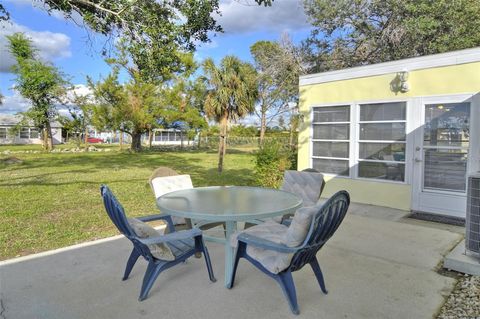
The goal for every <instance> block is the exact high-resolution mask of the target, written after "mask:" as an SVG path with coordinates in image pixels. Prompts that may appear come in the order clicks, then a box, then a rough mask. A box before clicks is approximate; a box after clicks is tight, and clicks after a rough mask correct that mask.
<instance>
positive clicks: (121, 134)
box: [118, 131, 123, 150]
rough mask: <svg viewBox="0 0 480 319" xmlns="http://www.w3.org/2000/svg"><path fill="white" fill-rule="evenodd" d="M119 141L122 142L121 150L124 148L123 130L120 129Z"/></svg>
mask: <svg viewBox="0 0 480 319" xmlns="http://www.w3.org/2000/svg"><path fill="white" fill-rule="evenodd" d="M119 134H120V137H119V140H118V141H119V143H120V150H123V132H122V131H120V133H119Z"/></svg>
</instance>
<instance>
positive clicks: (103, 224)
mask: <svg viewBox="0 0 480 319" xmlns="http://www.w3.org/2000/svg"><path fill="white" fill-rule="evenodd" d="M5 149H9V150H12V151H13V150H17V149H18V150H19V149H21V150H25V149H29V148H25V147H16V146H15V147H12V146H9V147H2V149H0V151H3V150H5ZM9 156H15V157H17V158H19V159H21V160H23V163H19V164H6V163H5V162H4V161H3V160H2V159H5V158H6V157H7V156H6V155H0V216H1V222H0V259H7V258H11V257H15V256H19V255H26V254H31V253H35V252H40V251H44V250H49V249H54V248H59V247H64V246H68V245H72V244H75V243H79V242H83V241H88V240H93V239H97V238H102V237H107V236H111V235H114V234H117V231H116V229H115V228H114V226H113V224H112V223H111V222H110V220H109V219H108V217H107V215H106V213H105V211H104V208H103V206H102V202H101V198H100V193H99V186H100V184H102V183H105V184H107V185H109V186H110V188H111V189H112V190H113V192H114V193H115V194H116V195H117V196H118V198H119V200H120V201H121V202H122V204H123V205H124V207H125V209H126V212H127V214H128V215H131V216H136V215H137V216H138V215H144V214H151V213H156V212H157V209H156V207H155V202H154V198H153V194H152V192H151V190H150V188H149V185H148V182H147V180H148V177H149V175H150V173H151V172H152V170H153V169H155V168H156V167H158V166H169V167H172V168H173V169H175V170H177V171H178V172H180V173H185V174H190V175H191V177H192V180H193V184H194V185H195V186H207V185H254V184H255V181H254V176H253V166H254V163H253V159H254V156H253V154H252V153H251V152H250V151H245V150H239V149H237V150H231V151H230V153H229V154H227V157H226V161H225V171H224V172H223V173H222V174H219V173H218V172H217V170H216V165H217V153H216V152H213V151H212V152H204V151H183V152H145V153H139V154H129V153H127V152H123V153H122V152H117V151H113V152H109V153H104V152H98V153H96V152H91V153H56V154H48V153H39V154H31V153H30V154H25V153H19V154H11V155H9Z"/></svg>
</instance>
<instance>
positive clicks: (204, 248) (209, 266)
mask: <svg viewBox="0 0 480 319" xmlns="http://www.w3.org/2000/svg"><path fill="white" fill-rule="evenodd" d="M200 245H201V247H202V252H203V257H204V258H205V263H206V264H207V270H208V277H209V278H210V281H211V282H216V281H217V279H216V278H215V275H214V274H213V268H212V262H211V261H210V254H209V253H208V249H207V246H205V244H204V243H203V239H200Z"/></svg>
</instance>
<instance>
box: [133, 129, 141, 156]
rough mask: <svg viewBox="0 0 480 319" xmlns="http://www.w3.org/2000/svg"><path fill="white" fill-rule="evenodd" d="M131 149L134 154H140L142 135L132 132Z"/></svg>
mask: <svg viewBox="0 0 480 319" xmlns="http://www.w3.org/2000/svg"><path fill="white" fill-rule="evenodd" d="M130 149H131V150H132V151H134V152H140V151H141V150H142V134H141V133H138V132H132V145H131V146H130Z"/></svg>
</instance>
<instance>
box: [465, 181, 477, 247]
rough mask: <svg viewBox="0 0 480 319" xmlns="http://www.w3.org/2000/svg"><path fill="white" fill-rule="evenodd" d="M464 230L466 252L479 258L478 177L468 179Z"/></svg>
mask: <svg viewBox="0 0 480 319" xmlns="http://www.w3.org/2000/svg"><path fill="white" fill-rule="evenodd" d="M465 228H466V232H467V233H466V238H465V245H466V248H467V251H469V252H471V253H474V254H476V255H479V256H480V175H472V176H469V178H468V191H467V219H466V223H465Z"/></svg>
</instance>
